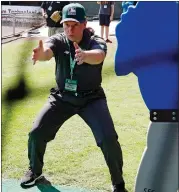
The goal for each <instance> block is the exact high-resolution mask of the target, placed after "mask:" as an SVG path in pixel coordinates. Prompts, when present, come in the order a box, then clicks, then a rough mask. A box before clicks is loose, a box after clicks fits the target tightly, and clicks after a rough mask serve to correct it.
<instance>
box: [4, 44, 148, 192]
mask: <svg viewBox="0 0 179 192" xmlns="http://www.w3.org/2000/svg"><path fill="white" fill-rule="evenodd" d="M113 41H114V40H113ZM37 43H38V42H37V41H35V40H34V41H24V42H22V41H18V42H13V43H10V44H5V45H3V46H2V178H4V179H7V178H15V179H19V178H21V176H22V175H23V174H24V172H25V171H26V169H27V168H28V159H27V140H28V132H29V131H30V129H31V126H32V122H33V121H34V118H35V117H36V115H37V113H38V112H39V110H40V109H41V107H42V106H43V104H44V103H45V102H46V100H47V98H48V94H49V89H50V88H51V87H53V86H55V76H54V72H55V65H54V60H52V61H49V62H43V63H40V62H38V63H37V65H35V66H33V65H32V62H31V50H32V47H34V46H35V45H37ZM115 50H116V44H115V43H113V44H108V54H107V57H106V60H105V62H104V68H103V84H102V85H103V88H104V90H105V92H106V95H107V98H108V105H109V109H110V112H111V115H112V118H113V120H114V124H115V128H116V131H117V133H118V135H119V141H120V144H121V146H122V150H123V156H124V178H125V181H126V186H127V189H128V190H129V191H130V192H132V191H133V188H134V182H135V177H136V172H137V169H138V164H139V162H140V158H141V155H142V152H143V149H144V147H145V142H146V131H147V126H148V123H149V119H148V116H149V115H148V110H147V108H146V107H145V105H144V102H143V100H142V97H141V95H140V92H139V88H138V83H137V78H136V77H135V76H134V75H133V74H130V75H128V76H124V77H117V76H116V75H115V73H114V53H115ZM21 64H23V66H21ZM21 69H23V70H24V72H25V78H26V81H27V86H28V89H29V90H30V92H29V95H28V97H26V98H25V99H24V100H21V101H17V102H15V103H14V104H12V105H10V104H7V103H6V102H5V101H4V99H3V98H4V95H5V93H6V91H7V90H8V88H9V87H12V86H14V85H16V84H17V80H18V75H17V74H18V72H19V71H20V70H21ZM44 174H45V176H46V177H47V179H48V180H50V181H51V183H53V184H58V185H70V186H76V187H82V188H86V189H92V190H103V191H110V185H111V182H110V175H109V172H108V168H107V166H106V164H105V161H104V158H103V155H102V153H101V151H100V149H99V148H98V147H97V146H96V143H95V140H94V138H93V135H92V133H91V131H90V128H89V127H88V126H87V125H86V124H85V123H84V122H83V120H82V119H81V118H80V117H78V116H74V117H72V118H71V119H70V120H68V121H67V122H65V124H64V125H63V126H62V127H61V129H60V131H59V132H58V134H57V136H56V139H55V140H53V141H52V142H50V143H49V144H48V147H47V151H46V154H45V166H44Z"/></svg>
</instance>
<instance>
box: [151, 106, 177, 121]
mask: <svg viewBox="0 0 179 192" xmlns="http://www.w3.org/2000/svg"><path fill="white" fill-rule="evenodd" d="M150 120H151V121H152V122H178V121H179V110H177V109H173V110H172V109H164V110H157V109H156V110H151V111H150Z"/></svg>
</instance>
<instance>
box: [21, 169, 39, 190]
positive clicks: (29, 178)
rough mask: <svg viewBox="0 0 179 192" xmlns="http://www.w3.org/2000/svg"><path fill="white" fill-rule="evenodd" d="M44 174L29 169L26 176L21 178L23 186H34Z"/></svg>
mask: <svg viewBox="0 0 179 192" xmlns="http://www.w3.org/2000/svg"><path fill="white" fill-rule="evenodd" d="M41 177H42V174H35V173H33V172H32V170H31V169H29V170H28V171H27V173H26V174H25V176H24V177H23V178H22V179H21V187H28V186H33V185H34V184H35V182H36V180H38V179H40V178H41Z"/></svg>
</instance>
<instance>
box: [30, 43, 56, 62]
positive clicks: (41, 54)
mask: <svg viewBox="0 0 179 192" xmlns="http://www.w3.org/2000/svg"><path fill="white" fill-rule="evenodd" d="M53 55H54V54H53V51H52V50H51V48H50V47H48V46H47V45H46V44H45V46H44V45H43V42H42V40H40V41H39V45H38V47H36V48H35V49H33V54H32V60H33V61H34V64H35V63H36V61H48V60H50V59H51V58H52V57H53Z"/></svg>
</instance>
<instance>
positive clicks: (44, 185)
mask: <svg viewBox="0 0 179 192" xmlns="http://www.w3.org/2000/svg"><path fill="white" fill-rule="evenodd" d="M36 185H37V188H38V189H39V190H40V191H41V192H61V191H60V190H58V189H56V188H55V187H54V186H52V184H51V182H50V181H48V180H47V179H46V178H45V177H44V176H43V177H42V178H41V179H39V180H38V181H37V182H36Z"/></svg>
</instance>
